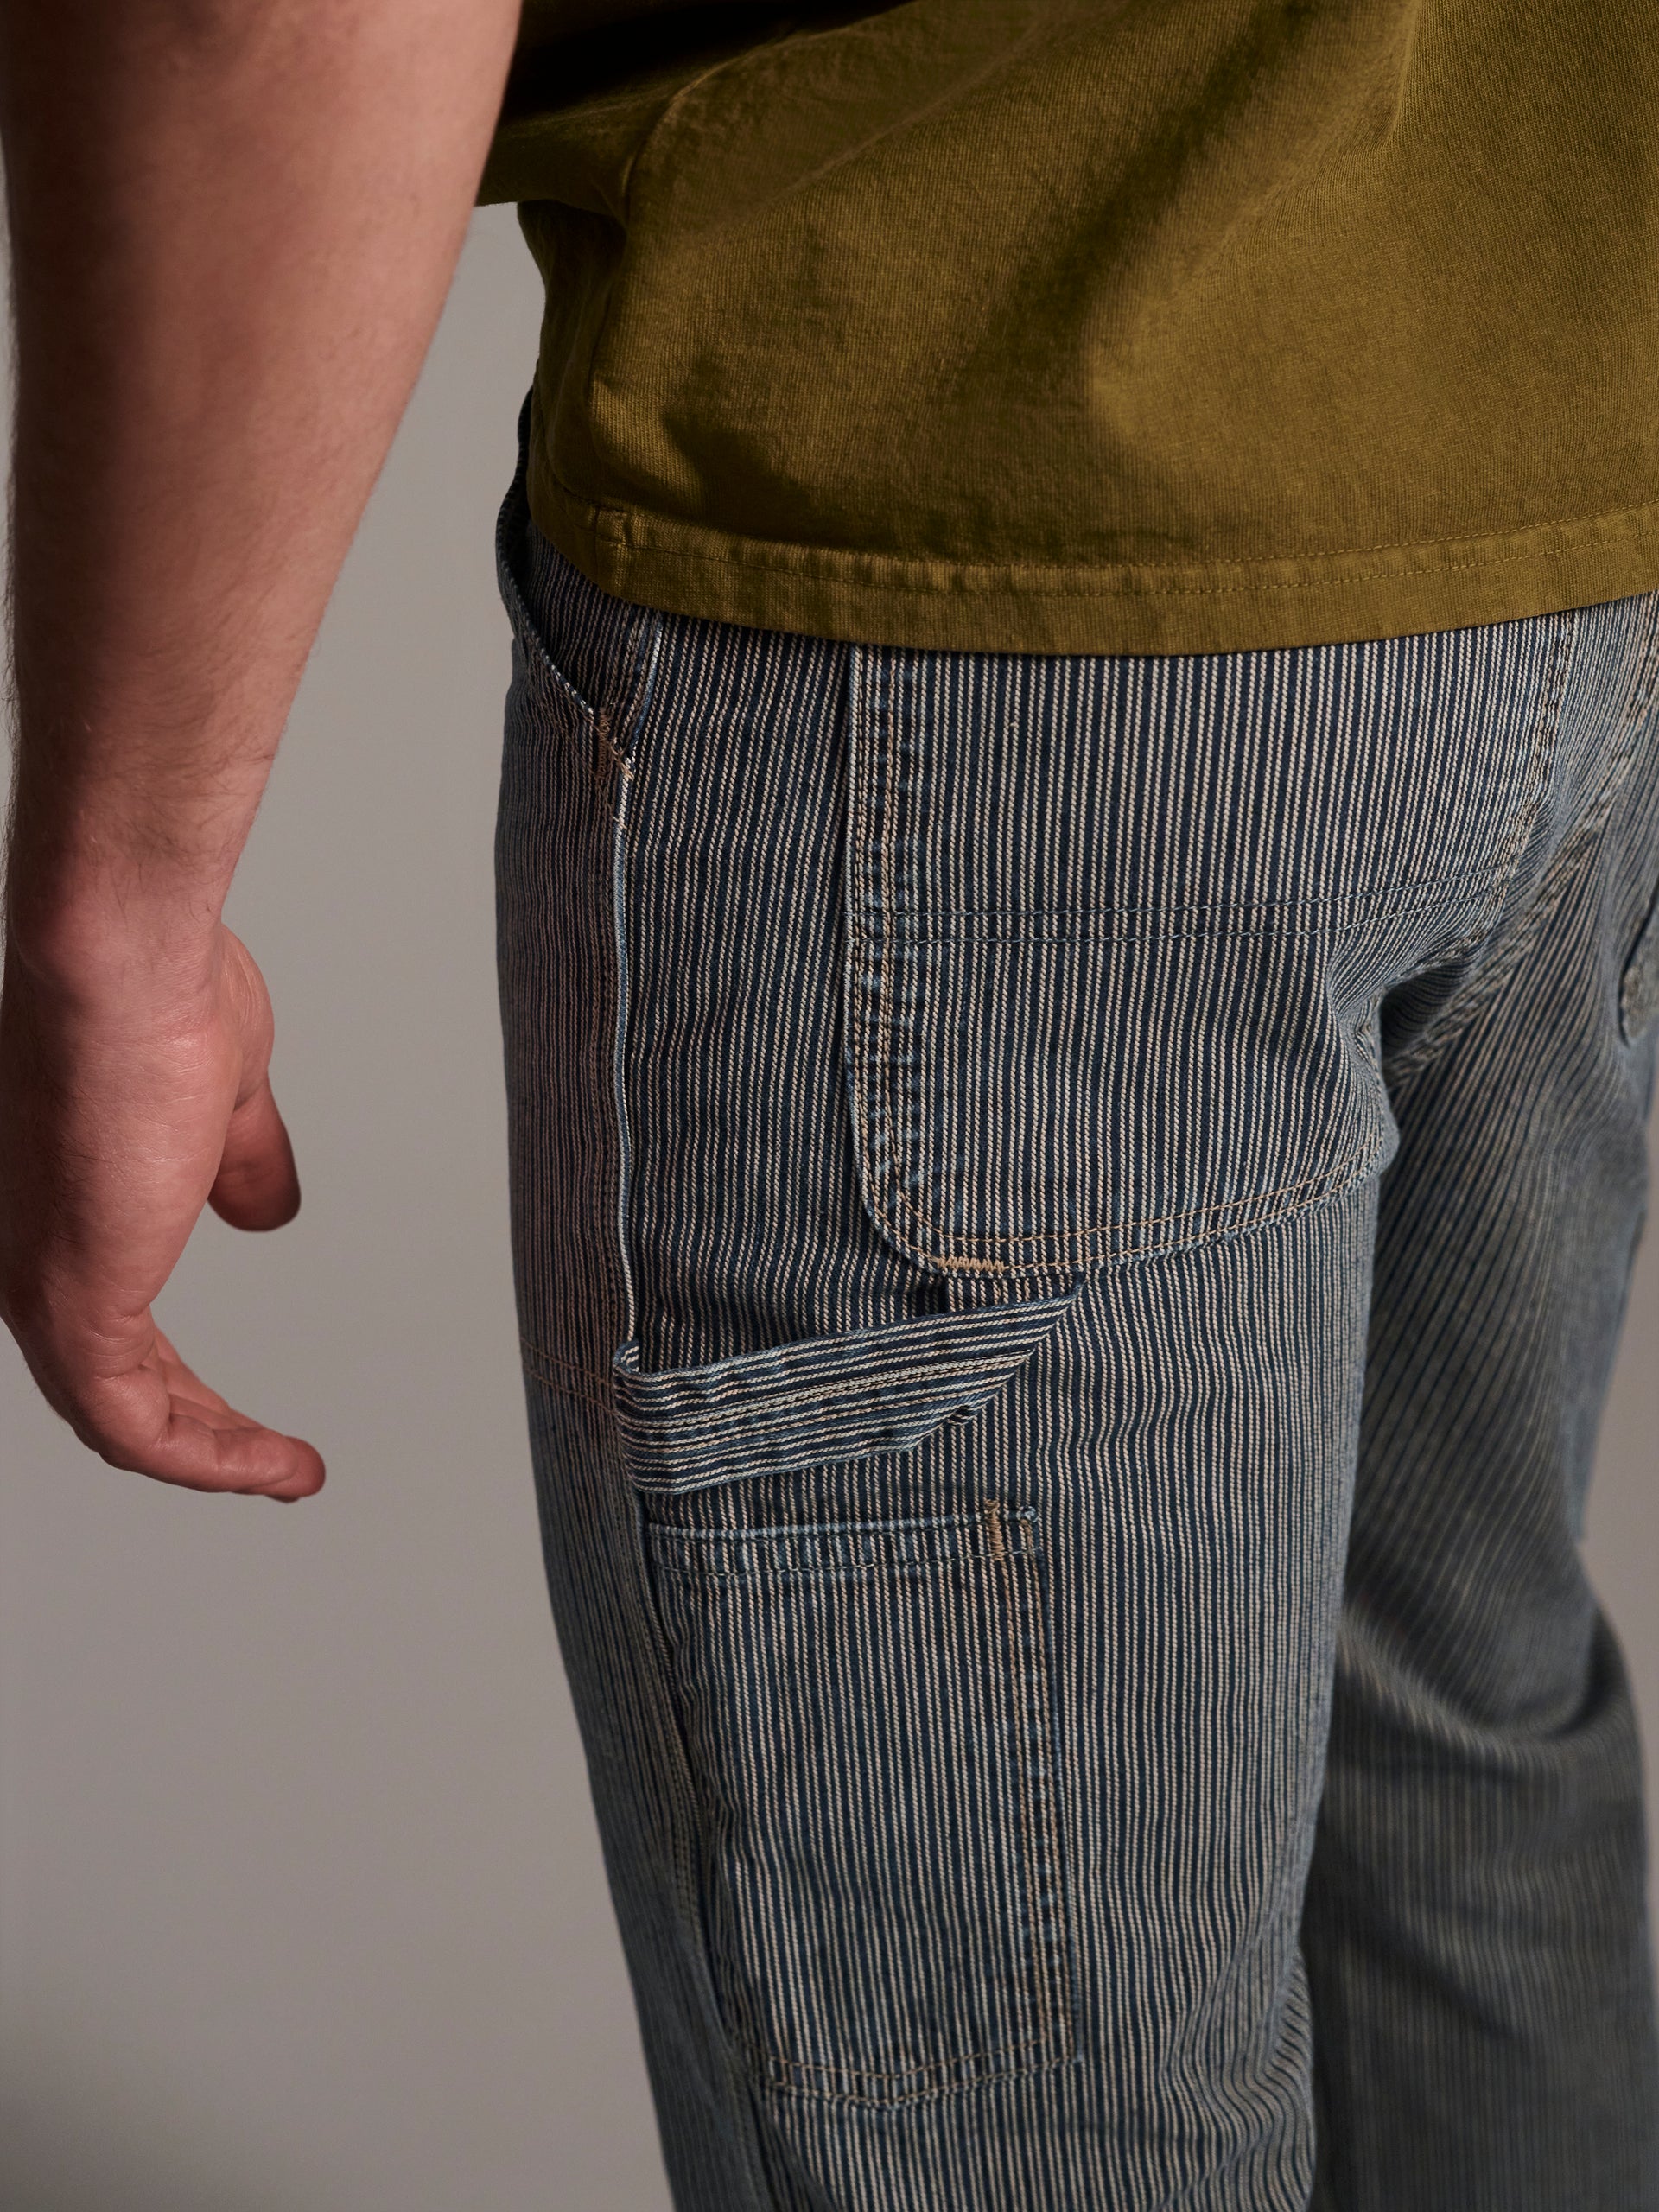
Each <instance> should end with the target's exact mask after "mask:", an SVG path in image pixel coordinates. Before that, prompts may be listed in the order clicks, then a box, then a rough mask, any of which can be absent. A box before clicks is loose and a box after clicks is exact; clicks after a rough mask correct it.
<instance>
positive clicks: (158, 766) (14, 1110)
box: [0, 0, 518, 1500]
mask: <svg viewBox="0 0 1659 2212" xmlns="http://www.w3.org/2000/svg"><path fill="white" fill-rule="evenodd" d="M517 21H518V5H517V0H53V4H52V5H51V6H49V7H43V6H41V5H40V4H39V0H0V143H3V149H4V156H5V167H6V181H7V191H8V205H9V213H10V233H11V255H12V277H13V289H14V314H15V321H16V357H17V407H16V426H15V448H14V478H13V486H14V488H13V513H12V525H13V539H12V577H11V588H12V613H13V646H14V657H15V668H16V741H17V744H16V782H15V790H14V795H13V808H12V820H11V828H10V842H9V846H8V866H7V902H6V912H5V956H4V969H3V979H0V1317H3V1319H4V1320H5V1322H6V1324H7V1325H8V1326H9V1327H10V1330H11V1332H12V1334H13V1335H14V1336H15V1337H16V1340H17V1342H18V1344H19V1345H20V1346H21V1348H22V1353H23V1357H24V1358H25V1359H26V1360H27V1361H28V1363H29V1368H30V1370H31V1372H32V1373H33V1375H34V1376H35V1381H36V1382H37V1383H39V1385H40V1387H41V1390H42V1392H43V1393H44V1394H45V1395H46V1397H47V1399H48V1401H49V1402H50V1403H51V1404H52V1405H53V1406H54V1408H56V1410H57V1411H58V1412H59V1413H60V1414H62V1415H63V1417H64V1419H65V1420H66V1421H68V1422H69V1423H70V1425H71V1427H73V1429H74V1431H75V1433H76V1434H77V1435H78V1436H79V1437H80V1438H81V1440H83V1442H85V1443H86V1444H87V1445H89V1446H91V1447H92V1450H93V1451H95V1452H99V1453H100V1454H101V1455H102V1457H103V1458H104V1459H107V1460H108V1461H110V1462H111V1465H115V1466H118V1467H124V1468H129V1469H131V1470H133V1471H136V1472H137V1473H140V1474H145V1475H149V1476H153V1477H155V1478H156V1479H158V1480H160V1481H162V1482H168V1483H175V1484H183V1485H185V1486H186V1487H188V1488H191V1489H195V1490H203V1491H241V1492H245V1493H248V1494H251V1495H255V1496H259V1497H273V1498H279V1499H284V1500H293V1499H296V1498H301V1497H308V1496H310V1495H311V1494H312V1493H313V1492H315V1491H316V1490H318V1489H319V1488H320V1487H321V1483H322V1479H323V1464H322V1461H321V1458H320V1456H319V1455H318V1453H317V1452H316V1451H315V1449H314V1447H313V1446H311V1445H310V1444H308V1443H306V1442H304V1441H303V1440H301V1439H299V1438H296V1437H290V1436H284V1435H283V1434H280V1433H277V1431H275V1430H273V1429H270V1428H269V1427H265V1426H264V1425H263V1424H262V1423H261V1422H260V1421H258V1420H257V1419H256V1418H255V1417H254V1416H252V1415H251V1414H245V1413H241V1412H238V1411H237V1410H236V1409H234V1408H232V1407H231V1406H229V1405H228V1404H226V1401H225V1400H224V1399H223V1398H222V1397H221V1396H219V1394H218V1393H217V1392H216V1391H215V1390H213V1389H212V1388H211V1386H210V1385H209V1384H208V1383H206V1382H205V1381H203V1380H202V1379H201V1378H200V1376H197V1375H195V1374H194V1372H193V1371H192V1370H191V1369H190V1368H189V1367H188V1365H187V1364H186V1363H185V1361H184V1360H183V1358H182V1357H181V1356H180V1354H179V1353H178V1352H177V1351H175V1348H174V1346H173V1345H172V1344H170V1343H169V1342H168V1338H166V1336H165V1335H163V1333H162V1331H161V1329H160V1328H159V1326H158V1325H157V1324H156V1319H155V1318H154V1312H153V1308H154V1305H155V1301H156V1299H157V1297H158V1296H159V1294H160V1293H161V1291H162V1287H163V1286H164V1285H165V1283H166V1281H167V1280H168V1275H169V1274H171V1272H172V1270H173V1268H174V1266H175V1263H176V1262H177V1260H178V1258H179V1255H180V1254H181V1252H182V1250H183V1249H184V1246H185V1243H186V1241H187V1240H188V1236H189V1235H190V1232H191V1230H192V1228H193V1227H194V1224H195V1222H196V1220H197V1218H198V1217H199V1215H200V1211H201V1209H202V1207H203V1206H204V1205H211V1206H212V1207H213V1210H214V1211H215V1212H217V1213H218V1214H219V1215H220V1216H221V1217H223V1218H224V1219H225V1220H226V1221H228V1222H230V1223H232V1224H234V1225H235V1226H236V1227H238V1228H239V1229H247V1230H270V1229H277V1228H280V1227H281V1226H282V1225H283V1224H284V1223H285V1222H288V1221H289V1220H291V1219H292V1217H293V1216H294V1214H295V1212H296V1211H297V1209H298V1206H299V1203H300V1191H299V1182H298V1178H297V1175H296V1171H295V1166H294V1158H293V1154H292V1151H291V1149H290V1147H289V1141H288V1136H287V1133H286V1131H285V1130H284V1128H283V1122H282V1116H281V1115H280V1114H279V1112H278V1110H277V1104H276V1101H275V1098H274V1097H273V1095H272V1092H271V1088H270V1081H269V1077H268V1069H269V1065H270V1051H271V1009H270V998H269V996H268V995H267V993H266V990H265V987H264V981H263V979H262V978H261V976H260V974H259V970H258V969H257V966H256V965H255V963H254V962H253V959H252V957H251V955H250V954H249V953H248V951H247V950H246V948H245V946H244V945H242V944H240V943H239V942H238V939H237V938H235V937H234V936H232V933H231V931H229V930H227V929H226V927H225V925H224V923H223V921H222V920H221V918H220V916H221V912H222V909H223V906H224V902H225V898H226V892H227V891H228V889H229V887H230V882H231V877H232V872H233V870H234V868H235V867H236V864H237V861H238V857H239V855H240V854H241V851H242V848H243V845H244V842H245V840H246V837H247V835H248V831H249V829H250V827H251V823H252V820H253V816H254V811H255V809H256V808H257V804H258V802H259V798H260V794H261V792H262V791H263V790H264V783H265V779H266V777H267V774H268V773H269V771H270V763H271V759H272V756H273V754H274V753H275V751H276V748H277V741H278V740H279V738H280V736H281V734H282V730H283V723H284V721H285V720H286V717H287V715H288V712H289V707H290V706H291V704H292V702H293V698H294V694H295V691H296V687H297V685H298V683H299V680H300V677H301V674H302V670H303V668H304V664H305V660H306V656H307V654H308V652H309V651H310V648H311V645H312V642H313V640H314V639H315V635H316V631H317V627H318V625H319V623H320V621H321V617H322V613H323V609H324V607H325V606H326V605H327V600H328V596H329V594H330V592H331V591H332V590H333V588H334V582H335V579H336V577H337V576H338V574H339V571H340V564H341V563H342V562H343V560H344V558H345V556H346V550H347V548H348V547H349V545H350V543H351V540H352V537H353V533H354V531H355V530H356V528H357V525H358V523H359V519H360V518H361V515H362V512H363V509H364V506H365V503H366V501H367V499H368V495H369V493H370V490H371V488H372V485H373V483H374V480H375V478H376V476H377V475H378V473H379V469H380V467H381V465H382V463H383V461H384V460H385V454H386V450H387V448H388V447H389V446H390V444H391V438H392V435H393V432H394V431H395V429H396V428H397V423H398V422H399V420H400V418H401V416H402V415H403V411H404V407H405V405H406V404H407V402H408V399H409V396H410V390H411V388H412V386H413V384H414V381H415V378H416V372H417V371H418V369H419V367H420V364H421V362H422V359H423V357H424V355H425V353H426V350H427V347H428V346H429V342H430V340H431V337H432V334H433V331H434V328H435V325H436V322H437V319H438V315H439V313H440V310H441V308H442V304H443V300H444V296H445V294H446V292H447V291H448V285H449V282H450V278H451V277H452V275H453V273H454V264H455V260H456V257H457V256H458V254H459V251H460V249H461V241H462V238H463V237H464V235H465V232H466V227H467V219H468V215H469V213H470V211H471V207H472V205H473V200H474V193H475V191H476V188H477V183H478V178H479V175H480V171H481V169H482V167H483V162H484V156H485V153H486V149H487V146H488V143H489V138H490V134H491V130H492V127H493V123H494V119H495V117H496V113H497V111H498V109H499V104H500V99H501V93H502V88H503V86H504V84H505V75H506V69H507V63H508V60H509V58H510V54H511V49H512V40H513V35H514V33H515V30H516V28H517Z"/></svg>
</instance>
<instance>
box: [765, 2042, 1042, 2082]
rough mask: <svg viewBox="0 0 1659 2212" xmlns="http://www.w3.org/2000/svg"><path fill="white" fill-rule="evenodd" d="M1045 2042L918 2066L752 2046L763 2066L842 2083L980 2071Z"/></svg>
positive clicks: (968, 2052) (1011, 2045)
mask: <svg viewBox="0 0 1659 2212" xmlns="http://www.w3.org/2000/svg"><path fill="white" fill-rule="evenodd" d="M1047 2040H1048V2038H1047V2037H1046V2036H1022V2037H1020V2041H1019V2042H1018V2043H1000V2044H995V2046H994V2047H993V2048H992V2049H990V2050H963V2051H958V2052H957V2056H955V2057H954V2058H930V2059H929V2060H928V2061H927V2063H926V2064H925V2065H922V2066H895V2067H890V2068H889V2067H880V2066H831V2065H829V2064H827V2063H825V2062H824V2061H823V2060H822V2059H817V2058H791V2057H788V2056H786V2055H785V2053H784V2052H783V2051H781V2050H765V2049H764V2048H763V2047H762V2046H761V2045H760V2044H754V2045H753V2046H752V2050H753V2056H755V2057H756V2058H758V2059H760V2062H761V2063H762V2064H763V2065H766V2066H787V2067H788V2068H789V2069H791V2072H793V2073H797V2074H827V2075H830V2076H831V2077H832V2078H833V2079H835V2080H836V2081H843V2082H909V2081H913V2080H914V2079H915V2078H916V2076H917V2075H928V2074H945V2073H949V2072H951V2071H953V2070H954V2069H957V2068H958V2067H975V2068H979V2067H982V2066H983V2065H984V2064H985V2063H986V2061H987V2060H991V2061H995V2060H997V2059H1001V2058H1014V2057H1017V2056H1018V2055H1019V2054H1020V2052H1021V2051H1022V2050H1040V2049H1041V2048H1042V2046H1043V2044H1045V2043H1046V2042H1047ZM804 2094H805V2095H807V2096H814V2095H816V2094H817V2091H816V2090H812V2089H808V2090H806V2091H804Z"/></svg>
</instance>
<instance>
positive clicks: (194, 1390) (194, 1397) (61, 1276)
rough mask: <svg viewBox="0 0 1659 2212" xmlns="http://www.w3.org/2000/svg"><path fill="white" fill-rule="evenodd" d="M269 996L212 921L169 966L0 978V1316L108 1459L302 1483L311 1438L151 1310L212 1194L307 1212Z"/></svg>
mask: <svg viewBox="0 0 1659 2212" xmlns="http://www.w3.org/2000/svg"><path fill="white" fill-rule="evenodd" d="M270 1042H271V1014H270V998H269V997H268V996H267V995H266V991H265V986H264V979H263V977H262V976H260V973H259V970H258V969H257V968H256V967H255V965H254V963H253V962H252V960H251V958H250V957H249V956H248V953H247V950H246V949H245V947H244V946H243V945H242V944H241V943H240V942H239V941H238V939H237V938H234V937H233V936H232V934H231V932H230V931H228V930H227V929H225V928H224V927H222V926H220V927H219V929H218V930H217V931H215V932H214V933H213V937H212V938H211V939H210V940H209V943H208V944H207V948H206V949H205V950H204V951H203V952H202V954H201V955H200V956H199V957H196V958H194V959H193V960H192V961H191V962H190V963H188V966H186V967H185V968H183V969H178V968H176V967H174V966H173V965H171V964H169V965H168V966H166V967H163V968H162V969H157V968H156V965H155V964H154V963H152V962H150V961H149V960H147V958H146V957H145V954H144V950H143V948H142V947H138V948H134V949H133V951H132V954H131V955H130V957H127V958H126V959H124V960H119V961H114V962H111V963H110V964H109V965H108V966H107V967H102V966H100V971H99V976H98V979H97V980H96V981H94V982H86V981H84V980H80V979H78V980H77V981H76V982H74V983H73V984H71V983H67V982H65V981H64V980H63V979H61V978H59V977H54V976H51V975H49V974H43V973H41V972H39V971H38V970H31V969H30V968H29V965H28V964H27V963H25V962H24V960H23V959H22V958H21V957H17V956H16V951H15V950H14V957H13V958H12V960H11V961H10V964H9V967H8V970H7V974H6V977H5V982H4V988H3V992H0V1318H3V1319H4V1320H5V1322H6V1323H7V1325H9V1326H10V1329H11V1331H12V1333H13V1334H14V1335H15V1336H16V1339H17V1341H18V1343H19V1344H20V1345H21V1346H22V1351H23V1356H24V1357H25V1358H26V1359H27V1360H28V1362H29V1367H30V1370H31V1371H32V1372H33V1374H34V1376H35V1381H36V1382H37V1383H39V1384H40V1386H41V1390H42V1391H43V1392H44V1394H45V1395H46V1397H47V1398H48V1401H49V1402H51V1404H52V1405H53V1406H54V1407H55V1408H56V1409H57V1411H58V1412H59V1413H60V1414H62V1415H63V1417H64V1419H65V1420H66V1421H68V1422H69V1424H70V1426H71V1427H73V1429H74V1431H75V1433H76V1434H77V1435H78V1436H79V1438H80V1440H81V1441H82V1442H83V1443H85V1444H89V1445H90V1446H92V1449H93V1451H95V1452H99V1453H101V1454H102V1456H103V1457H104V1458H105V1459H107V1460H109V1461H110V1462H111V1465H114V1466H118V1467H128V1468H131V1469H132V1470H133V1471H135V1472H137V1473H138V1474H143V1475H154V1476H155V1477H156V1478H157V1479H158V1480H160V1481H162V1482H168V1483H179V1484H183V1485H184V1486H185V1487H186V1488H187V1489H190V1490H213V1491H248V1492H251V1493H254V1494H256V1495H257V1496H260V1497H277V1498H283V1499H288V1500H291V1499H294V1498H299V1497H309V1496H310V1495H311V1493H312V1492H313V1491H315V1490H318V1489H320V1488H321V1484H322V1478H323V1477H322V1461H321V1459H319V1458H318V1456H317V1454H316V1452H314V1451H313V1450H312V1448H311V1446H309V1445H308V1444H303V1443H302V1442H300V1440H298V1439H297V1438H295V1437H289V1436H281V1435H278V1434H277V1433H276V1432H275V1431H274V1430H271V1429H268V1428H263V1427H260V1425H259V1423H258V1422H257V1421H252V1420H250V1419H249V1417H248V1416H247V1415H246V1414H239V1413H236V1412H234V1411H232V1408H230V1407H229V1406H227V1405H226V1402H225V1401H224V1399H223V1398H221V1397H219V1395H218V1394H217V1392H215V1391H213V1390H211V1389H208V1388H207V1385H206V1384H205V1383H202V1382H201V1381H200V1380H199V1379H198V1377H197V1376H195V1375H194V1374H193V1373H192V1371H191V1370H190V1369H189V1368H188V1367H187V1366H185V1364H184V1363H183V1362H182V1361H181V1359H180V1358H179V1356H178V1354H177V1353H176V1352H175V1351H174V1349H173V1347H172V1345H171V1344H169V1343H168V1340H167V1338H165V1337H164V1336H163V1335H162V1333H161V1332H160V1330H159V1329H158V1328H157V1327H156V1323H155V1321H154V1319H152V1318H151V1313H150V1306H151V1303H152V1301H153V1300H155V1298H156V1296H157V1294H159V1292H160V1291H161V1288H162V1285H163V1284H164V1283H165V1282H166V1281H167V1279H168V1275H169V1274H171V1273H172V1271H173V1268H174V1266H175V1263H176V1262H177V1260H178V1257H179V1255H180V1253H181V1251H182V1250H183V1249H184V1246H185V1242H186V1240H187V1238H188V1236H189V1235H190V1231H191V1230H192V1229H193V1228H194V1225H195V1223H196V1219H197V1217H198V1216H199V1215H200V1211H201V1209H202V1206H203V1205H204V1204H206V1205H211V1206H212V1207H213V1211H215V1212H216V1213H218V1214H219V1215H220V1216H221V1217H223V1218H224V1219H225V1220H226V1221H228V1222H230V1223H231V1224H232V1226H234V1227H235V1228H238V1229H279V1228H281V1227H282V1225H283V1223H284V1222H288V1221H291V1220H292V1219H293V1217H294V1215H295V1214H296V1211H298V1208H299V1203H300V1186H299V1180H298V1178H297V1176H296V1173H295V1168H294V1155H293V1154H292V1152H291V1151H290V1149H289V1141H288V1133H287V1131H286V1130H285V1129H284V1128H283V1122H282V1117H281V1116H280V1115H279V1114H278V1112H277V1104H276V1101H275V1100H274V1099H273V1097H272V1096H271V1091H270V1081H269V1078H268V1076H267V1072H266V1071H267V1069H268V1067H269V1065H270Z"/></svg>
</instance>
